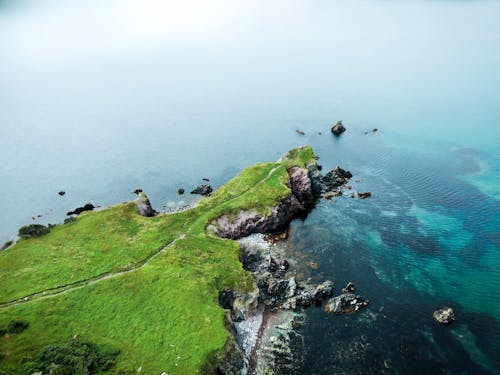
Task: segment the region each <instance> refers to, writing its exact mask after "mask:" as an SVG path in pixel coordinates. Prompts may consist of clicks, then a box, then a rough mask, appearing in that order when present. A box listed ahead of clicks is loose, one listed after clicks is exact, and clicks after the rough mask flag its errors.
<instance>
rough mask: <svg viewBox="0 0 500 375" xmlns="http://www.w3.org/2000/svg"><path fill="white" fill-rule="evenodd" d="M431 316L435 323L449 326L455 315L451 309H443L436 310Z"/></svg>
mask: <svg viewBox="0 0 500 375" xmlns="http://www.w3.org/2000/svg"><path fill="white" fill-rule="evenodd" d="M432 316H433V317H434V319H435V320H436V322H438V323H439V324H443V325H449V324H451V323H453V321H454V320H455V314H454V313H453V309H452V308H451V307H443V308H442V309H439V310H436V311H434V313H433V314H432Z"/></svg>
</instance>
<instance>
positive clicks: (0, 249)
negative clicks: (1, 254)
mask: <svg viewBox="0 0 500 375" xmlns="http://www.w3.org/2000/svg"><path fill="white" fill-rule="evenodd" d="M13 244H14V241H12V240H9V241H7V242H5V243H4V244H3V245H2V247H0V251H4V250H7V249H8V248H9V247H11V246H12V245H13Z"/></svg>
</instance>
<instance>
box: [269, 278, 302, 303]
mask: <svg viewBox="0 0 500 375" xmlns="http://www.w3.org/2000/svg"><path fill="white" fill-rule="evenodd" d="M296 292H297V282H296V281H295V278H294V277H292V278H290V279H287V280H277V279H271V280H270V282H269V285H268V287H267V294H269V295H271V296H275V297H276V298H277V299H278V300H280V301H281V300H285V299H287V298H291V297H293V296H294V295H295V293H296Z"/></svg>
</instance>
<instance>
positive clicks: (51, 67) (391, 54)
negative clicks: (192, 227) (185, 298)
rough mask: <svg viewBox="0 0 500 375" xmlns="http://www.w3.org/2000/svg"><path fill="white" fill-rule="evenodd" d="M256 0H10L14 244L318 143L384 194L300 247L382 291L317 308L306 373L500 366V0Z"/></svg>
mask: <svg viewBox="0 0 500 375" xmlns="http://www.w3.org/2000/svg"><path fill="white" fill-rule="evenodd" d="M235 3H236V2H230V1H227V2H226V1H219V2H213V3H210V4H208V3H202V2H195V1H186V2H182V4H177V3H174V2H172V3H169V2H160V1H153V0H145V1H130V0H126V1H114V0H101V1H97V0H92V1H85V2H83V1H72V2H66V3H65V4H61V2H57V1H54V0H46V1H43V0H39V1H35V0H32V1H8V0H7V1H6V0H3V1H2V0H0V140H1V147H0V162H1V163H0V194H1V195H2V196H3V199H2V203H1V204H0V208H1V212H2V214H1V215H0V243H3V242H5V241H7V240H9V239H15V237H16V233H17V229H18V228H19V227H20V226H22V225H26V224H29V223H32V222H41V223H48V222H51V223H58V222H61V221H63V219H64V218H65V213H66V212H67V211H69V210H71V209H73V208H75V207H77V206H79V205H81V204H84V203H87V202H92V203H94V204H99V205H101V206H107V205H110V204H114V203H118V202H122V201H125V200H130V199H132V198H133V196H132V195H131V194H130V192H131V191H132V190H133V189H135V188H138V187H141V188H143V189H144V190H145V191H146V192H147V193H148V195H149V196H150V198H151V200H152V203H153V205H154V206H155V207H156V208H158V209H161V208H162V207H163V206H167V207H168V206H172V205H177V204H181V203H182V202H180V200H181V198H180V197H179V196H178V195H177V188H179V187H181V186H182V187H185V188H186V189H187V190H188V189H190V188H191V187H194V186H196V185H197V184H199V183H201V178H202V177H209V178H210V179H211V182H212V184H213V185H214V186H219V185H221V184H223V183H224V182H226V181H227V180H228V179H229V178H231V177H232V176H234V175H235V174H236V173H237V172H238V171H239V170H240V169H241V168H242V167H244V166H246V165H249V164H253V163H256V162H259V161H265V160H275V159H277V158H278V157H279V156H280V155H281V154H283V153H284V152H285V151H287V150H288V149H290V148H293V147H295V146H298V145H302V144H305V143H309V144H311V145H312V146H313V147H314V148H315V150H316V152H317V154H318V155H319V156H320V157H321V159H320V163H321V164H322V165H323V166H324V167H325V168H331V167H334V166H335V165H337V164H339V165H341V166H342V167H343V168H345V169H349V170H350V171H351V172H352V173H353V175H354V178H353V180H358V181H359V182H354V181H353V184H352V185H353V189H355V190H359V191H371V192H372V198H370V199H366V200H359V199H351V198H349V197H345V198H341V199H336V200H335V201H323V202H320V204H319V205H318V207H317V208H316V209H315V210H314V211H313V212H312V214H311V215H310V216H309V217H308V218H307V220H305V221H304V222H294V223H293V226H292V232H291V237H290V239H289V243H288V245H289V246H291V247H292V248H293V249H294V250H295V251H297V252H298V253H301V254H303V255H304V258H305V259H307V260H309V261H313V262H316V263H317V264H318V269H317V270H316V271H312V272H311V277H313V278H314V279H317V280H318V281H320V280H323V279H325V278H330V279H332V280H333V281H335V283H336V285H337V290H338V289H340V288H341V287H342V286H343V284H346V283H347V282H348V281H353V282H354V283H355V284H356V285H357V288H358V289H357V291H358V292H359V293H360V294H361V295H363V296H364V297H366V298H368V299H369V300H370V301H371V305H370V307H369V308H368V309H365V310H364V311H362V312H361V313H359V314H357V315H349V316H341V317H337V316H332V315H328V314H326V313H325V312H323V311H322V310H320V309H309V310H308V311H307V323H306V325H305V326H304V327H303V328H302V334H303V336H304V343H305V346H306V349H307V350H306V353H305V358H306V365H305V368H304V370H303V372H304V373H311V374H332V373H349V374H361V373H391V374H392V373H399V374H409V373H416V374H417V373H418V374H424V373H449V374H459V373H469V374H481V373H500V359H499V358H500V357H499V356H498V353H499V352H500V147H499V146H500V105H499V104H498V103H499V98H500V23H499V22H498V16H499V14H500V2H497V1H420V2H418V1H401V2H387V1H338V2H337V1H336V2H330V1H321V0H316V1H312V0H311V1H299V0H297V1H291V2H286V3H285V2H266V1H251V2H245V3H244V4H243V3H241V4H239V5H238V4H235ZM339 119H342V120H343V121H344V124H345V125H346V127H347V129H348V130H347V132H346V133H345V134H344V135H343V136H342V137H340V138H339V139H334V138H333V137H332V136H331V134H330V131H329V129H330V127H331V125H332V124H333V123H334V122H335V121H336V120H339ZM372 128H378V129H379V131H378V132H377V133H370V134H367V135H365V134H364V131H366V130H370V129H372ZM297 129H300V130H303V131H304V132H305V133H306V135H305V136H300V135H298V134H297V133H296V132H295V130H297ZM320 133H321V134H320ZM59 190H65V191H66V195H65V196H64V197H59V196H58V195H57V192H58V191H59ZM182 199H185V200H189V199H190V197H189V196H184V197H182ZM37 215H43V217H42V218H39V219H37V218H36V216H37ZM32 217H35V220H33V219H32ZM0 272H1V270H0ZM444 305H448V306H451V307H453V309H454V310H455V314H456V317H457V321H456V322H455V323H454V324H453V325H452V326H450V327H442V326H438V325H437V324H436V323H435V322H434V321H433V319H432V312H433V311H434V310H435V309H437V308H440V307H442V306H444Z"/></svg>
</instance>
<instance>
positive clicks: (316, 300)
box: [281, 280, 333, 310]
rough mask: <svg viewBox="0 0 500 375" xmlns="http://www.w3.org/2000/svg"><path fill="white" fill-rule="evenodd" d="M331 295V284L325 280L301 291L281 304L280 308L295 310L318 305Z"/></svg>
mask: <svg viewBox="0 0 500 375" xmlns="http://www.w3.org/2000/svg"><path fill="white" fill-rule="evenodd" d="M332 294H333V282H331V281H330V280H327V281H325V282H323V283H321V284H319V285H318V286H316V287H309V288H305V289H301V290H300V291H299V292H298V293H296V294H295V295H294V296H292V297H290V298H289V299H288V300H287V301H286V302H285V303H283V305H282V306H281V307H282V308H284V309H287V310H295V309H296V308H297V307H309V306H311V305H320V304H321V302H323V301H324V300H325V299H327V298H330V297H331V296H332Z"/></svg>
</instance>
